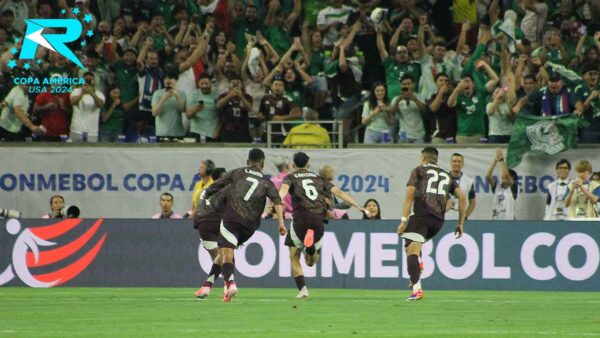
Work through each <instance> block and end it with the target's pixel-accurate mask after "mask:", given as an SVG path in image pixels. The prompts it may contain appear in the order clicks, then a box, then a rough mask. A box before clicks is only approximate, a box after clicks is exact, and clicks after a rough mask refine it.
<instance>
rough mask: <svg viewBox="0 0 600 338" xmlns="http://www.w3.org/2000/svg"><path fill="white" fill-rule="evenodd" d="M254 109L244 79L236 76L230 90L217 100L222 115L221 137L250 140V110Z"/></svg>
mask: <svg viewBox="0 0 600 338" xmlns="http://www.w3.org/2000/svg"><path fill="white" fill-rule="evenodd" d="M250 109H252V97H251V96H250V95H248V94H247V93H246V92H245V91H243V87H242V80H241V78H240V77H239V76H234V77H232V78H231V80H230V82H229V91H228V92H227V93H224V94H221V96H219V98H218V100H217V110H218V112H219V115H220V117H221V118H220V121H219V127H218V130H219V134H218V135H219V138H220V140H221V141H223V142H250V129H249V122H248V112H249V111H250Z"/></svg>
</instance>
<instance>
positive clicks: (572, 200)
mask: <svg viewBox="0 0 600 338" xmlns="http://www.w3.org/2000/svg"><path fill="white" fill-rule="evenodd" d="M575 172H576V173H577V176H576V178H575V179H574V180H573V181H572V182H571V183H570V184H569V194H568V195H567V198H566V199H565V207H567V210H568V211H567V215H568V217H569V218H595V217H598V210H597V209H596V208H597V203H598V200H599V199H600V183H598V182H595V181H592V180H591V176H592V173H593V171H592V164H591V163H590V162H589V161H586V160H583V161H579V162H577V163H576V164H575Z"/></svg>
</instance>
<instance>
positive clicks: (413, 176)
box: [406, 168, 419, 187]
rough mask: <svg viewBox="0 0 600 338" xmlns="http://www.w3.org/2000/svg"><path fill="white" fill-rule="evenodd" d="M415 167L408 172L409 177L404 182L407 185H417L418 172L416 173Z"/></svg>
mask: <svg viewBox="0 0 600 338" xmlns="http://www.w3.org/2000/svg"><path fill="white" fill-rule="evenodd" d="M417 169H418V168H417ZM417 169H413V171H412V172H411V173H410V177H409V178H408V182H407V183H406V186H407V187H416V186H417V181H418V179H419V178H418V174H417Z"/></svg>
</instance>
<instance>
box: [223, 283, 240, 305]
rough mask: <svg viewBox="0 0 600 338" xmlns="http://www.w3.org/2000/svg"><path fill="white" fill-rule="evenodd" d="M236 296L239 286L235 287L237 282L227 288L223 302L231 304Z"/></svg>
mask: <svg viewBox="0 0 600 338" xmlns="http://www.w3.org/2000/svg"><path fill="white" fill-rule="evenodd" d="M235 295H237V286H236V285H235V282H232V283H231V284H229V287H228V288H227V290H226V291H225V294H224V295H223V302H225V303H228V302H231V301H232V300H233V297H235Z"/></svg>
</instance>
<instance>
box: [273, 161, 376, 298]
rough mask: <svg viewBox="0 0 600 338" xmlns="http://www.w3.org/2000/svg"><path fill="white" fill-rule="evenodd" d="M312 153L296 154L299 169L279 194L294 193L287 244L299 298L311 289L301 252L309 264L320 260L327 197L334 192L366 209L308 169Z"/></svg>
mask: <svg viewBox="0 0 600 338" xmlns="http://www.w3.org/2000/svg"><path fill="white" fill-rule="evenodd" d="M308 160H309V158H308V156H307V155H306V154H305V153H302V152H299V153H296V154H295V155H294V167H295V168H296V170H295V171H294V172H293V173H291V174H289V175H288V176H287V177H286V178H285V179H284V180H283V182H282V183H281V187H280V188H279V196H280V197H281V198H283V196H286V195H287V194H288V192H289V193H290V195H291V196H292V209H293V213H292V224H291V226H290V231H289V232H288V234H287V237H286V238H285V245H287V246H289V247H290V261H291V264H292V274H293V275H294V280H295V281H296V287H298V290H299V291H300V292H299V293H298V295H297V296H296V298H306V297H308V288H307V287H306V284H305V281H304V272H303V271H302V266H301V265H300V254H301V253H302V249H303V248H306V252H305V254H304V257H305V260H306V265H308V266H313V265H314V264H315V263H316V262H317V260H318V259H319V252H320V249H321V239H322V238H323V234H324V232H325V226H324V224H325V219H326V212H327V196H330V195H331V193H333V194H334V195H336V196H337V197H339V198H341V199H342V200H344V201H345V202H346V203H348V204H350V205H352V206H353V207H355V208H357V209H359V210H361V211H364V209H363V208H362V207H361V206H360V205H359V204H358V203H356V201H355V200H354V199H353V198H352V197H350V195H348V194H346V193H345V192H343V191H341V190H340V189H338V188H337V187H335V186H333V184H331V182H329V181H327V180H326V179H325V178H324V177H321V176H319V175H317V174H315V173H313V172H310V171H308V169H309V165H308Z"/></svg>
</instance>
